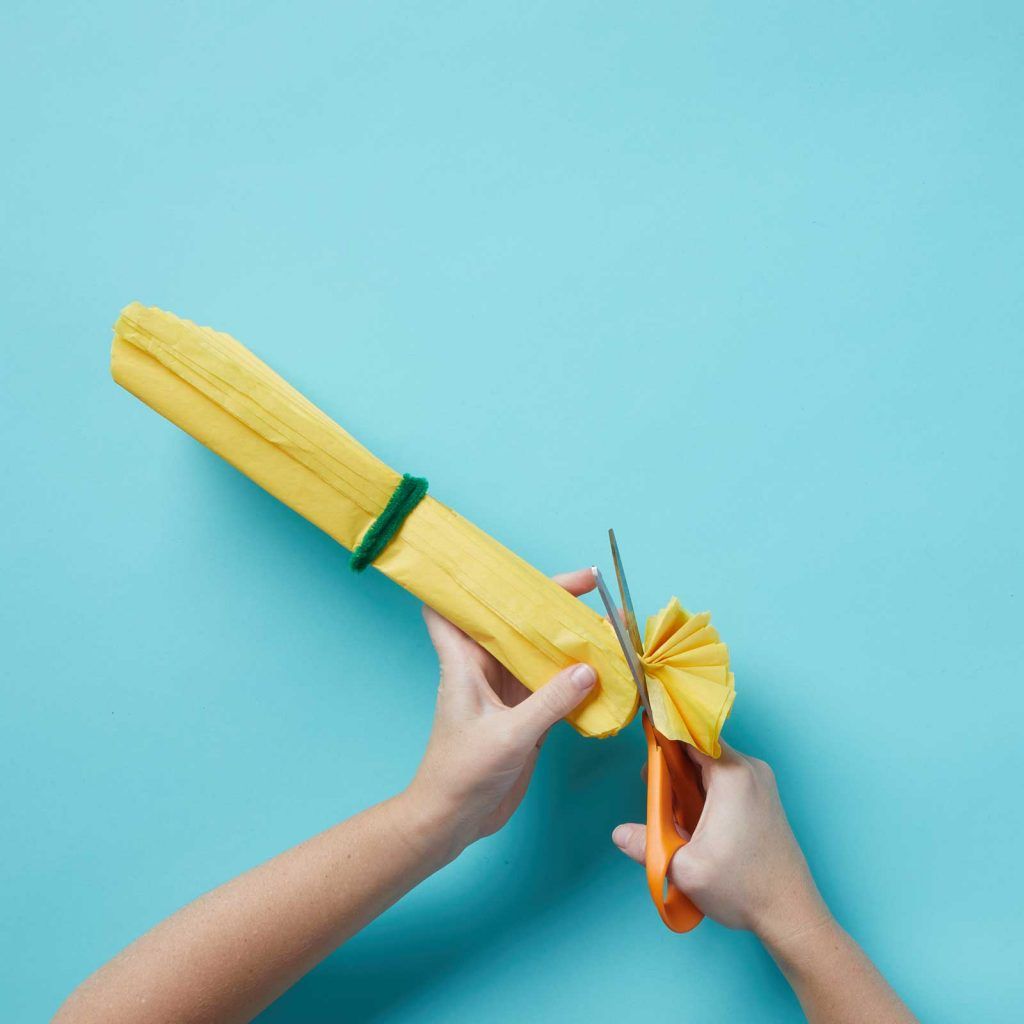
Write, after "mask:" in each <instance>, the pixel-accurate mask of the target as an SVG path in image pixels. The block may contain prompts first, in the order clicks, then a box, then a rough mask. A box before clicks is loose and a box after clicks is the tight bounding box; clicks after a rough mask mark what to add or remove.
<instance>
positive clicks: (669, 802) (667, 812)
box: [643, 714, 704, 932]
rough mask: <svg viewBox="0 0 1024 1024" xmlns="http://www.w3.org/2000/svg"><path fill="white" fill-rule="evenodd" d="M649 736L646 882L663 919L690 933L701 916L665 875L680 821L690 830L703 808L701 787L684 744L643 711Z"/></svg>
mask: <svg viewBox="0 0 1024 1024" xmlns="http://www.w3.org/2000/svg"><path fill="white" fill-rule="evenodd" d="M643 725H644V735H646V737H647V858H646V861H647V863H646V867H647V886H648V888H649V889H650V890H651V899H652V900H654V905H655V906H656V907H657V908H658V913H659V914H661V919H662V921H664V922H665V924H666V925H667V926H668V927H669V928H671V929H672V931H674V932H688V931H690V930H691V929H692V928H696V927H697V925H699V924H700V922H701V921H702V920H703V919H704V915H703V914H702V913H701V912H700V911H699V910H698V909H697V908H696V906H694V904H693V902H692V901H691V900H690V898H689V896H687V895H686V893H684V892H683V891H682V889H679V888H677V887H676V886H675V885H673V884H672V882H671V881H670V880H669V878H668V868H669V864H671V863H672V858H673V857H674V856H675V855H676V852H677V851H678V850H680V849H681V848H682V847H684V846H685V845H686V842H687V841H686V840H685V839H684V838H683V837H682V836H681V835H680V834H679V833H678V831H676V822H678V823H679V824H680V825H681V826H682V827H683V828H684V829H686V831H687V832H689V833H691V834H692V833H693V830H694V829H695V828H696V827H697V822H698V821H699V820H700V813H701V811H702V810H703V809H704V788H703V786H702V785H701V782H700V776H699V775H698V774H697V768H696V766H695V765H694V764H693V762H692V761H691V760H690V759H689V758H688V757H687V756H686V753H685V752H684V751H683V748H682V744H680V743H679V742H678V741H676V740H669V739H666V738H665V737H664V736H662V735H661V734H660V733H659V732H658V731H657V730H656V729H655V728H654V726H653V724H652V723H651V722H650V720H649V719H648V717H647V715H646V714H645V715H644V716H643Z"/></svg>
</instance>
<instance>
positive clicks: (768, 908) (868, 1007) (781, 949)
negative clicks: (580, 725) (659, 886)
mask: <svg viewBox="0 0 1024 1024" xmlns="http://www.w3.org/2000/svg"><path fill="white" fill-rule="evenodd" d="M722 747H723V753H722V757H721V758H720V759H719V760H717V761H716V760H714V759H713V758H710V757H707V756H706V755H704V754H702V753H700V752H699V751H696V750H693V748H691V747H687V753H688V754H689V755H690V757H691V759H692V760H693V761H694V762H695V763H696V764H697V765H698V766H699V767H700V769H701V772H702V775H703V779H704V788H705V790H706V791H707V803H706V804H705V807H704V813H703V815H701V819H700V822H699V823H698V825H697V828H696V829H695V830H694V833H693V836H692V839H691V841H690V842H689V843H688V844H687V845H686V846H684V847H683V848H682V849H681V850H680V851H679V852H678V853H677V854H676V856H675V858H674V859H673V861H672V866H671V873H672V878H673V881H674V882H675V883H676V885H678V886H679V887H680V888H681V889H682V890H684V891H685V892H686V893H687V894H688V895H689V896H690V898H691V899H693V901H694V902H695V903H696V904H697V906H698V907H700V909H701V910H702V911H704V913H705V914H707V915H708V917H711V918H713V919H714V920H716V921H718V922H719V923H721V924H724V925H726V926H727V927H729V928H744V929H747V930H749V931H752V932H754V933H755V934H756V935H757V936H758V937H759V938H760V939H761V941H762V942H763V943H764V945H765V947H766V948H767V950H768V951H769V953H771V955H772V957H773V958H774V959H775V962H776V963H777V964H778V965H779V968H780V969H781V970H782V972H783V973H784V974H785V976H786V978H787V980H788V981H789V983H790V984H791V985H792V986H793V990H794V992H795V993H796V995H797V998H798V999H799V1000H800V1005H801V1006H802V1007H803V1010H804V1013H805V1014H806V1015H807V1019H808V1020H809V1021H811V1024H862V1022H863V1021H874V1022H878V1024H914V1021H915V1018H914V1016H913V1014H911V1012H910V1011H909V1010H908V1009H907V1008H906V1006H904V1004H903V1003H902V1002H901V1000H900V998H899V996H897V995H896V993H895V992H894V991H893V990H892V988H890V987H889V985H888V983H887V982H886V980H885V979H884V978H883V977H882V975H881V974H880V973H879V972H878V970H877V969H876V968H875V966H874V965H873V964H872V963H871V961H870V960H869V959H868V958H867V956H865V954H864V951H863V950H862V949H861V948H860V947H859V946H858V945H857V943H856V942H854V941H853V939H851V938H850V936H849V935H847V934H846V932H845V931H843V929H842V928H841V927H840V926H839V925H838V924H837V923H836V921H835V919H834V918H833V917H832V915H831V914H830V913H829V910H828V907H827V906H826V905H825V901H824V900H823V899H822V898H821V895H820V894H819V892H818V889H817V886H815V884H814V879H813V878H812V877H811V873H810V870H809V869H808V867H807V861H806V860H805V859H804V855H803V853H802V852H801V850H800V847H799V845H798V844H797V841H796V838H795V837H794V835H793V832H792V830H791V829H790V827H789V822H788V821H787V820H786V812H785V811H784V810H783V809H782V803H781V801H780V800H779V792H778V789H777V787H776V785H775V777H774V775H773V773H772V770H771V768H769V767H768V765H767V764H765V763H764V762H763V761H758V760H757V759H755V758H749V757H745V756H744V755H743V754H741V753H739V751H736V750H733V749H732V748H731V747H728V746H726V745H725V744H722ZM644 832H645V830H644V827H643V826H642V825H632V824H631V825H620V826H619V827H618V828H617V829H616V830H615V832H614V833H613V834H612V838H613V840H614V841H615V843H616V845H617V846H618V847H619V848H620V849H621V850H622V851H623V852H624V853H626V854H628V855H629V856H630V857H632V858H633V859H634V860H638V861H640V862H643V859H644V841H645V835H644Z"/></svg>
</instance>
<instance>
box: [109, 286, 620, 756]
mask: <svg viewBox="0 0 1024 1024" xmlns="http://www.w3.org/2000/svg"><path fill="white" fill-rule="evenodd" d="M111 372H112V373H113V376H114V380H116V381H117V383H118V384H120V385H121V386H122V387H124V388H126V389H127V390H128V391H130V392H132V394H134V395H136V396H137V397H138V398H140V399H142V401H143V402H145V403H146V404H147V405H149V406H151V407H152V408H153V409H155V410H156V411H157V412H159V413H160V414H161V415H162V416H166V417H167V419H169V420H170V421H171V422H172V423H176V424H177V425H178V426H179V427H181V428H182V429H183V430H185V431H187V432H188V433H189V434H191V435H192V436H193V437H194V438H196V439H197V440H199V441H201V442H202V443H203V444H204V445H206V446H207V447H208V448H210V449H212V450H213V451H215V452H216V453H217V454H218V455H220V456H221V457H223V458H224V459H226V460H227V461H228V462H230V463H231V464H232V465H233V466H235V467H236V468H237V469H240V470H241V471H242V472H243V473H245V475H246V476H248V477H250V478H251V479H252V480H254V481H255V482H256V483H258V484H259V485H260V486H261V487H263V488H264V489H265V490H267V491H269V492H270V493H271V494H273V495H274V497H276V498H279V499H280V500H281V501H283V502H284V503H285V504H286V505H288V506H290V507H291V508H292V509H294V510H295V511H296V512H298V513H299V515H301V516H303V517H305V518H306V519H308V520H309V521H310V522H312V523H314V524H315V525H317V526H318V527H320V529H322V530H323V531H324V532H325V533H327V534H329V535H330V536H331V537H333V538H334V539H335V540H336V541H338V542H339V543H340V544H343V545H344V546H345V547H346V548H349V549H352V548H355V547H356V546H357V545H358V543H359V541H360V539H361V538H362V536H363V534H364V533H365V532H366V530H367V529H368V528H369V526H370V525H371V524H372V523H373V522H374V520H375V519H376V518H377V516H378V515H379V514H380V513H381V511H382V510H383V508H384V506H385V505H386V504H387V502H388V499H389V498H390V497H391V494H392V492H393V491H394V490H395V487H396V485H397V484H398V483H399V481H400V479H401V474H399V473H396V472H395V471H394V470H393V469H391V468H389V467H388V466H386V465H385V464H384V463H383V462H381V461H380V459H378V458H376V457H375V456H374V455H372V454H371V453H370V452H369V451H367V450H366V449H365V448H364V447H363V446H362V445H361V444H359V443H358V442H357V441H356V440H355V439H354V438H352V437H350V436H349V435H348V434H347V433H346V432H345V431H344V430H342V428H341V427H339V426H338V424H337V423H335V422H334V421H333V420H332V419H330V417H328V416H327V415H325V414H324V413H323V412H321V411H320V410H319V409H318V408H317V407H316V406H315V405H313V404H312V402H310V401H308V400H307V399H306V398H304V397H303V396H302V395H301V394H299V392H298V391H296V390H295V389H294V388H293V387H291V386H290V385H289V384H288V383H286V382H285V381H284V380H282V379H281V377H279V376H278V375H277V374H276V373H274V371H273V370H271V369H270V368H269V367H268V366H266V365H265V364H264V363H262V362H261V361H260V360H259V359H257V358H256V357H255V356H254V355H253V354H252V353H251V352H250V351H249V350H248V349H246V348H245V347H244V346H243V345H242V344H240V343H239V342H237V341H236V340H235V339H234V338H232V337H230V336H229V335H227V334H222V333H220V332H218V331H214V330H211V329H210V328H208V327H198V326H197V325H196V324H193V323H191V322H189V321H187V320H181V319H179V318H178V317H176V316H174V315H173V314H172V313H166V312H164V311H163V310H160V309H155V308H151V307H146V306H142V305H140V304H138V303H132V304H131V305H130V306H127V307H126V308H125V309H124V310H123V311H122V313H121V316H120V317H119V319H118V321H117V323H116V324H115V325H114V343H113V349H112V352H111ZM373 564H374V566H375V567H376V568H377V569H379V570H380V571H381V572H382V573H384V574H385V575H386V576H389V577H391V579H393V580H394V581H395V582H396V583H398V584H400V585H401V586H403V587H405V589H406V590H409V591H410V592H412V593H413V594H415V595H416V597H418V598H419V599H420V600H421V601H423V602H425V603H426V604H428V605H430V607H432V608H435V609H437V611H439V612H440V613H441V614H442V615H444V616H445V617H446V618H448V619H450V620H451V621H452V622H454V623H455V625H457V626H458V627H459V628H460V629H462V630H464V631H465V632H466V633H468V634H469V635H470V636H471V637H473V639H474V640H476V641H477V642H478V643H479V644H481V645H482V646H483V647H484V648H486V650H488V651H490V653H491V654H493V655H494V656H495V657H496V658H497V659H498V660H499V661H500V662H501V663H502V664H503V665H505V666H506V667H507V668H508V669H509V671H510V672H512V674H513V675H515V676H516V677H517V678H518V679H521V680H522V681H523V682H524V683H525V684H526V685H527V686H528V687H529V688H530V689H531V690H536V689H538V688H539V687H541V686H543V685H544V684H545V683H546V682H547V681H548V680H549V679H550V678H551V677H552V676H553V675H555V673H557V672H559V671H560V670H561V669H563V668H565V667H566V666H567V665H571V664H573V663H574V662H586V663H587V664H589V665H592V666H593V667H594V669H595V670H596V671H597V674H598V685H597V687H595V691H594V693H593V694H592V695H591V696H590V697H589V698H588V700H587V701H586V703H584V704H583V705H582V706H581V707H580V708H578V709H577V710H576V711H575V712H573V714H572V715H570V717H569V720H570V722H571V723H572V724H573V725H574V726H575V727H576V729H577V730H578V731H579V732H581V733H582V734H583V735H585V736H610V735H612V734H613V733H616V732H618V731H619V730H620V729H621V728H622V727H623V726H624V725H626V724H627V723H628V722H629V721H630V719H631V718H632V717H633V714H634V712H635V711H636V707H637V699H638V698H637V692H636V687H635V686H634V684H633V681H632V678H631V676H630V674H629V670H628V668H627V667H626V663H625V659H624V658H623V657H622V653H621V652H620V650H619V648H618V645H617V643H616V640H615V635H614V633H613V632H612V629H611V627H610V626H609V625H608V623H607V622H605V620H604V619H603V618H602V617H601V616H600V615H598V614H597V613H596V612H595V611H593V610H592V609H590V608H588V607H587V606H586V605H585V604H583V602H581V601H580V600H578V599H577V598H575V597H573V596H572V595H570V594H568V593H566V591H564V590H563V589H562V588H561V587H559V586H558V585H557V584H556V583H553V582H552V581H551V580H550V579H549V578H548V577H547V576H545V575H544V574H543V573H541V572H539V571H538V570H537V569H534V568H533V566H531V565H529V564H527V563H526V562H524V561H523V560H522V559H521V558H519V557H518V556H517V555H515V554H513V553H512V552H511V551H509V550H508V549H507V548H505V547H502V545H500V544H499V543H498V542H497V541H495V540H493V539H492V538H491V537H489V536H488V535H487V534H486V533H484V532H483V531H482V530H479V529H478V528H477V527H475V526H474V525H473V524H472V523H470V522H468V521H467V520H465V519H463V518H462V517H461V516H460V515H458V514H457V513H456V512H453V511H452V510H451V509H450V508H447V507H446V506H445V505H443V504H441V502H439V501H437V500H436V499H435V498H433V497H431V496H430V495H429V494H428V495H427V496H426V497H425V498H423V500H422V501H421V502H420V503H419V504H418V505H417V506H416V507H415V508H414V509H413V511H412V512H411V513H410V514H409V517H408V518H407V519H406V520H405V522H404V524H403V525H402V527H401V529H400V530H399V531H398V534H397V535H396V537H395V538H394V540H392V541H391V543H390V544H389V545H388V546H387V547H386V548H385V549H384V550H383V552H381V554H380V555H379V556H378V557H377V558H376V560H375V561H374V563H373Z"/></svg>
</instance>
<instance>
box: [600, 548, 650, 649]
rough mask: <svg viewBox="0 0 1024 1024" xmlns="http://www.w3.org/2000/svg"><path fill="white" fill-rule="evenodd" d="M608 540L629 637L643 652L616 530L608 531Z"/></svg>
mask: <svg viewBox="0 0 1024 1024" xmlns="http://www.w3.org/2000/svg"><path fill="white" fill-rule="evenodd" d="M608 541H609V543H610V544H611V546H612V562H613V564H614V565H615V578H616V579H617V580H618V582H619V594H620V595H621V597H622V613H623V618H624V619H625V620H626V629H627V630H628V631H629V639H630V640H631V641H632V643H633V650H634V651H636V653H637V654H638V655H639V654H642V653H643V649H644V642H643V640H641V639H640V627H639V626H638V625H637V624H636V612H634V611H633V599H632V598H631V597H630V596H629V584H627V583H626V573H625V572H624V571H623V568H622V556H621V555H620V554H619V545H618V544H617V543H616V542H615V531H614V530H609V531H608Z"/></svg>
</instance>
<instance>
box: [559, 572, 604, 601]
mask: <svg viewBox="0 0 1024 1024" xmlns="http://www.w3.org/2000/svg"><path fill="white" fill-rule="evenodd" d="M551 578H552V579H553V580H554V581H555V582H556V583H557V584H558V585H559V586H560V587H562V588H563V589H564V590H568V591H569V593H570V594H572V595H573V596H574V597H579V596H580V595H581V594H589V593H590V592H591V591H592V590H593V589H594V587H596V586H597V583H596V582H595V581H594V574H593V573H592V572H591V571H590V568H589V567H588V568H586V569H574V570H573V571H572V572H560V573H556V574H555V575H554V576H552V577H551Z"/></svg>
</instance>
